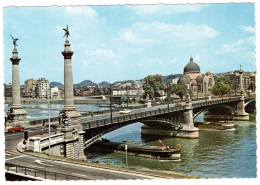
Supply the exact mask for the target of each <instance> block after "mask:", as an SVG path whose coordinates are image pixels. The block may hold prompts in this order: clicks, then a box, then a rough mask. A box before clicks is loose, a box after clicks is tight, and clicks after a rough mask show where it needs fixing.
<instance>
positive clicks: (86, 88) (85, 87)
mask: <svg viewBox="0 0 260 185" xmlns="http://www.w3.org/2000/svg"><path fill="white" fill-rule="evenodd" d="M82 90H83V91H89V90H90V89H89V88H88V87H87V86H83V87H82Z"/></svg>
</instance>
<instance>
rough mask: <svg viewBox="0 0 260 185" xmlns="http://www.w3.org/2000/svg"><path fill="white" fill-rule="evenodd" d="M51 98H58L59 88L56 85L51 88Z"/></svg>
mask: <svg viewBox="0 0 260 185" xmlns="http://www.w3.org/2000/svg"><path fill="white" fill-rule="evenodd" d="M51 98H52V99H55V98H60V90H59V88H58V87H53V88H51Z"/></svg>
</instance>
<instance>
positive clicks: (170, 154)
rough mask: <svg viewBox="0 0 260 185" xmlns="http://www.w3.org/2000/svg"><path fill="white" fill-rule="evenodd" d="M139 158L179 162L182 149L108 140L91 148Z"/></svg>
mask: <svg viewBox="0 0 260 185" xmlns="http://www.w3.org/2000/svg"><path fill="white" fill-rule="evenodd" d="M126 145H127V155H133V156H138V157H145V158H153V159H159V160H179V159H180V157H181V149H180V148H177V149H174V148H170V147H169V146H165V145H164V146H148V145H140V144H138V143H135V142H126V141H125V142H121V143H119V142H111V141H109V140H108V139H103V138H102V140H98V141H96V142H95V143H93V144H92V145H91V148H93V149H95V151H96V150H99V151H102V152H114V153H121V154H125V153H126V150H125V149H126Z"/></svg>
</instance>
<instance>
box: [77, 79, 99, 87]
mask: <svg viewBox="0 0 260 185" xmlns="http://www.w3.org/2000/svg"><path fill="white" fill-rule="evenodd" d="M89 85H97V84H96V83H95V82H92V81H91V80H84V81H82V82H80V83H78V84H74V87H82V86H89Z"/></svg>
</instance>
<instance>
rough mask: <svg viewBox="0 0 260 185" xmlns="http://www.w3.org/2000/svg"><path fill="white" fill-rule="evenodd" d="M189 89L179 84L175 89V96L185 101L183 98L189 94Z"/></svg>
mask: <svg viewBox="0 0 260 185" xmlns="http://www.w3.org/2000/svg"><path fill="white" fill-rule="evenodd" d="M188 92H189V91H188V87H187V85H184V84H177V85H176V89H175V94H176V95H178V96H179V97H180V98H181V99H183V96H184V95H186V94H187V93H188Z"/></svg>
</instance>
